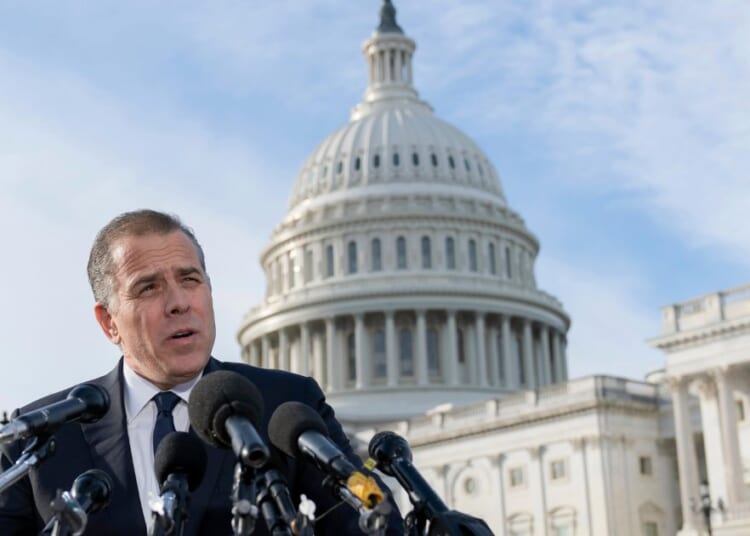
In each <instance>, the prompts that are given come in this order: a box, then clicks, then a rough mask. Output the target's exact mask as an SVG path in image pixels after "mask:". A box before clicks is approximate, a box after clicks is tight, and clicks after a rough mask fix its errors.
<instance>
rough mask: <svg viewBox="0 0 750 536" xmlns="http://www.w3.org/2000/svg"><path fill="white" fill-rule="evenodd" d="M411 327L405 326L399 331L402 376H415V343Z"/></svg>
mask: <svg viewBox="0 0 750 536" xmlns="http://www.w3.org/2000/svg"><path fill="white" fill-rule="evenodd" d="M412 339H413V337H412V334H411V329H409V328H403V329H401V330H399V332H398V356H399V362H400V363H401V367H400V368H401V375H402V376H414V344H413V340H412Z"/></svg>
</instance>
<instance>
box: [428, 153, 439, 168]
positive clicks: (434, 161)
mask: <svg viewBox="0 0 750 536" xmlns="http://www.w3.org/2000/svg"><path fill="white" fill-rule="evenodd" d="M430 159H431V160H432V165H433V167H437V165H438V161H437V155H436V154H435V153H432V155H430Z"/></svg>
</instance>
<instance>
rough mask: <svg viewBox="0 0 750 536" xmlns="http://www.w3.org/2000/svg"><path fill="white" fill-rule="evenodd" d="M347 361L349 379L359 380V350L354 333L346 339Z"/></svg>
mask: <svg viewBox="0 0 750 536" xmlns="http://www.w3.org/2000/svg"><path fill="white" fill-rule="evenodd" d="M346 350H347V352H346V357H347V359H346V361H347V369H348V372H349V379H350V380H352V381H354V380H356V379H357V348H356V346H355V344H354V333H350V334H349V335H348V336H347V338H346Z"/></svg>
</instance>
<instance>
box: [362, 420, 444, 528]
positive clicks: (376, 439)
mask: <svg viewBox="0 0 750 536" xmlns="http://www.w3.org/2000/svg"><path fill="white" fill-rule="evenodd" d="M368 451H369V453H370V458H372V459H373V460H374V461H375V462H376V463H377V468H378V469H379V470H381V471H382V472H383V473H384V474H386V475H388V476H392V477H395V478H396V480H398V483H399V484H401V486H402V487H403V488H404V489H405V490H406V492H407V493H408V494H409V499H410V500H411V502H412V504H414V505H415V506H416V507H417V508H420V509H421V508H423V509H424V510H425V512H426V513H427V517H429V518H430V519H432V518H434V517H435V516H437V515H438V514H440V513H442V512H447V511H448V507H447V506H445V503H444V502H443V501H442V500H441V499H440V497H438V495H437V493H435V491H434V490H433V489H432V488H431V487H430V485H429V484H428V483H427V481H426V480H425V479H424V478H422V475H420V474H419V471H417V469H416V468H415V467H414V466H413V465H412V463H411V460H412V455H411V449H410V448H409V443H407V441H406V439H404V438H403V437H401V436H400V435H398V434H394V433H393V432H378V433H377V434H375V435H374V436H373V438H372V439H371V440H370V445H369V447H368Z"/></svg>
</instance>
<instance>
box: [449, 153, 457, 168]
mask: <svg viewBox="0 0 750 536" xmlns="http://www.w3.org/2000/svg"><path fill="white" fill-rule="evenodd" d="M448 165H449V166H450V167H451V169H456V161H455V160H453V157H452V156H449V157H448Z"/></svg>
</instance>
